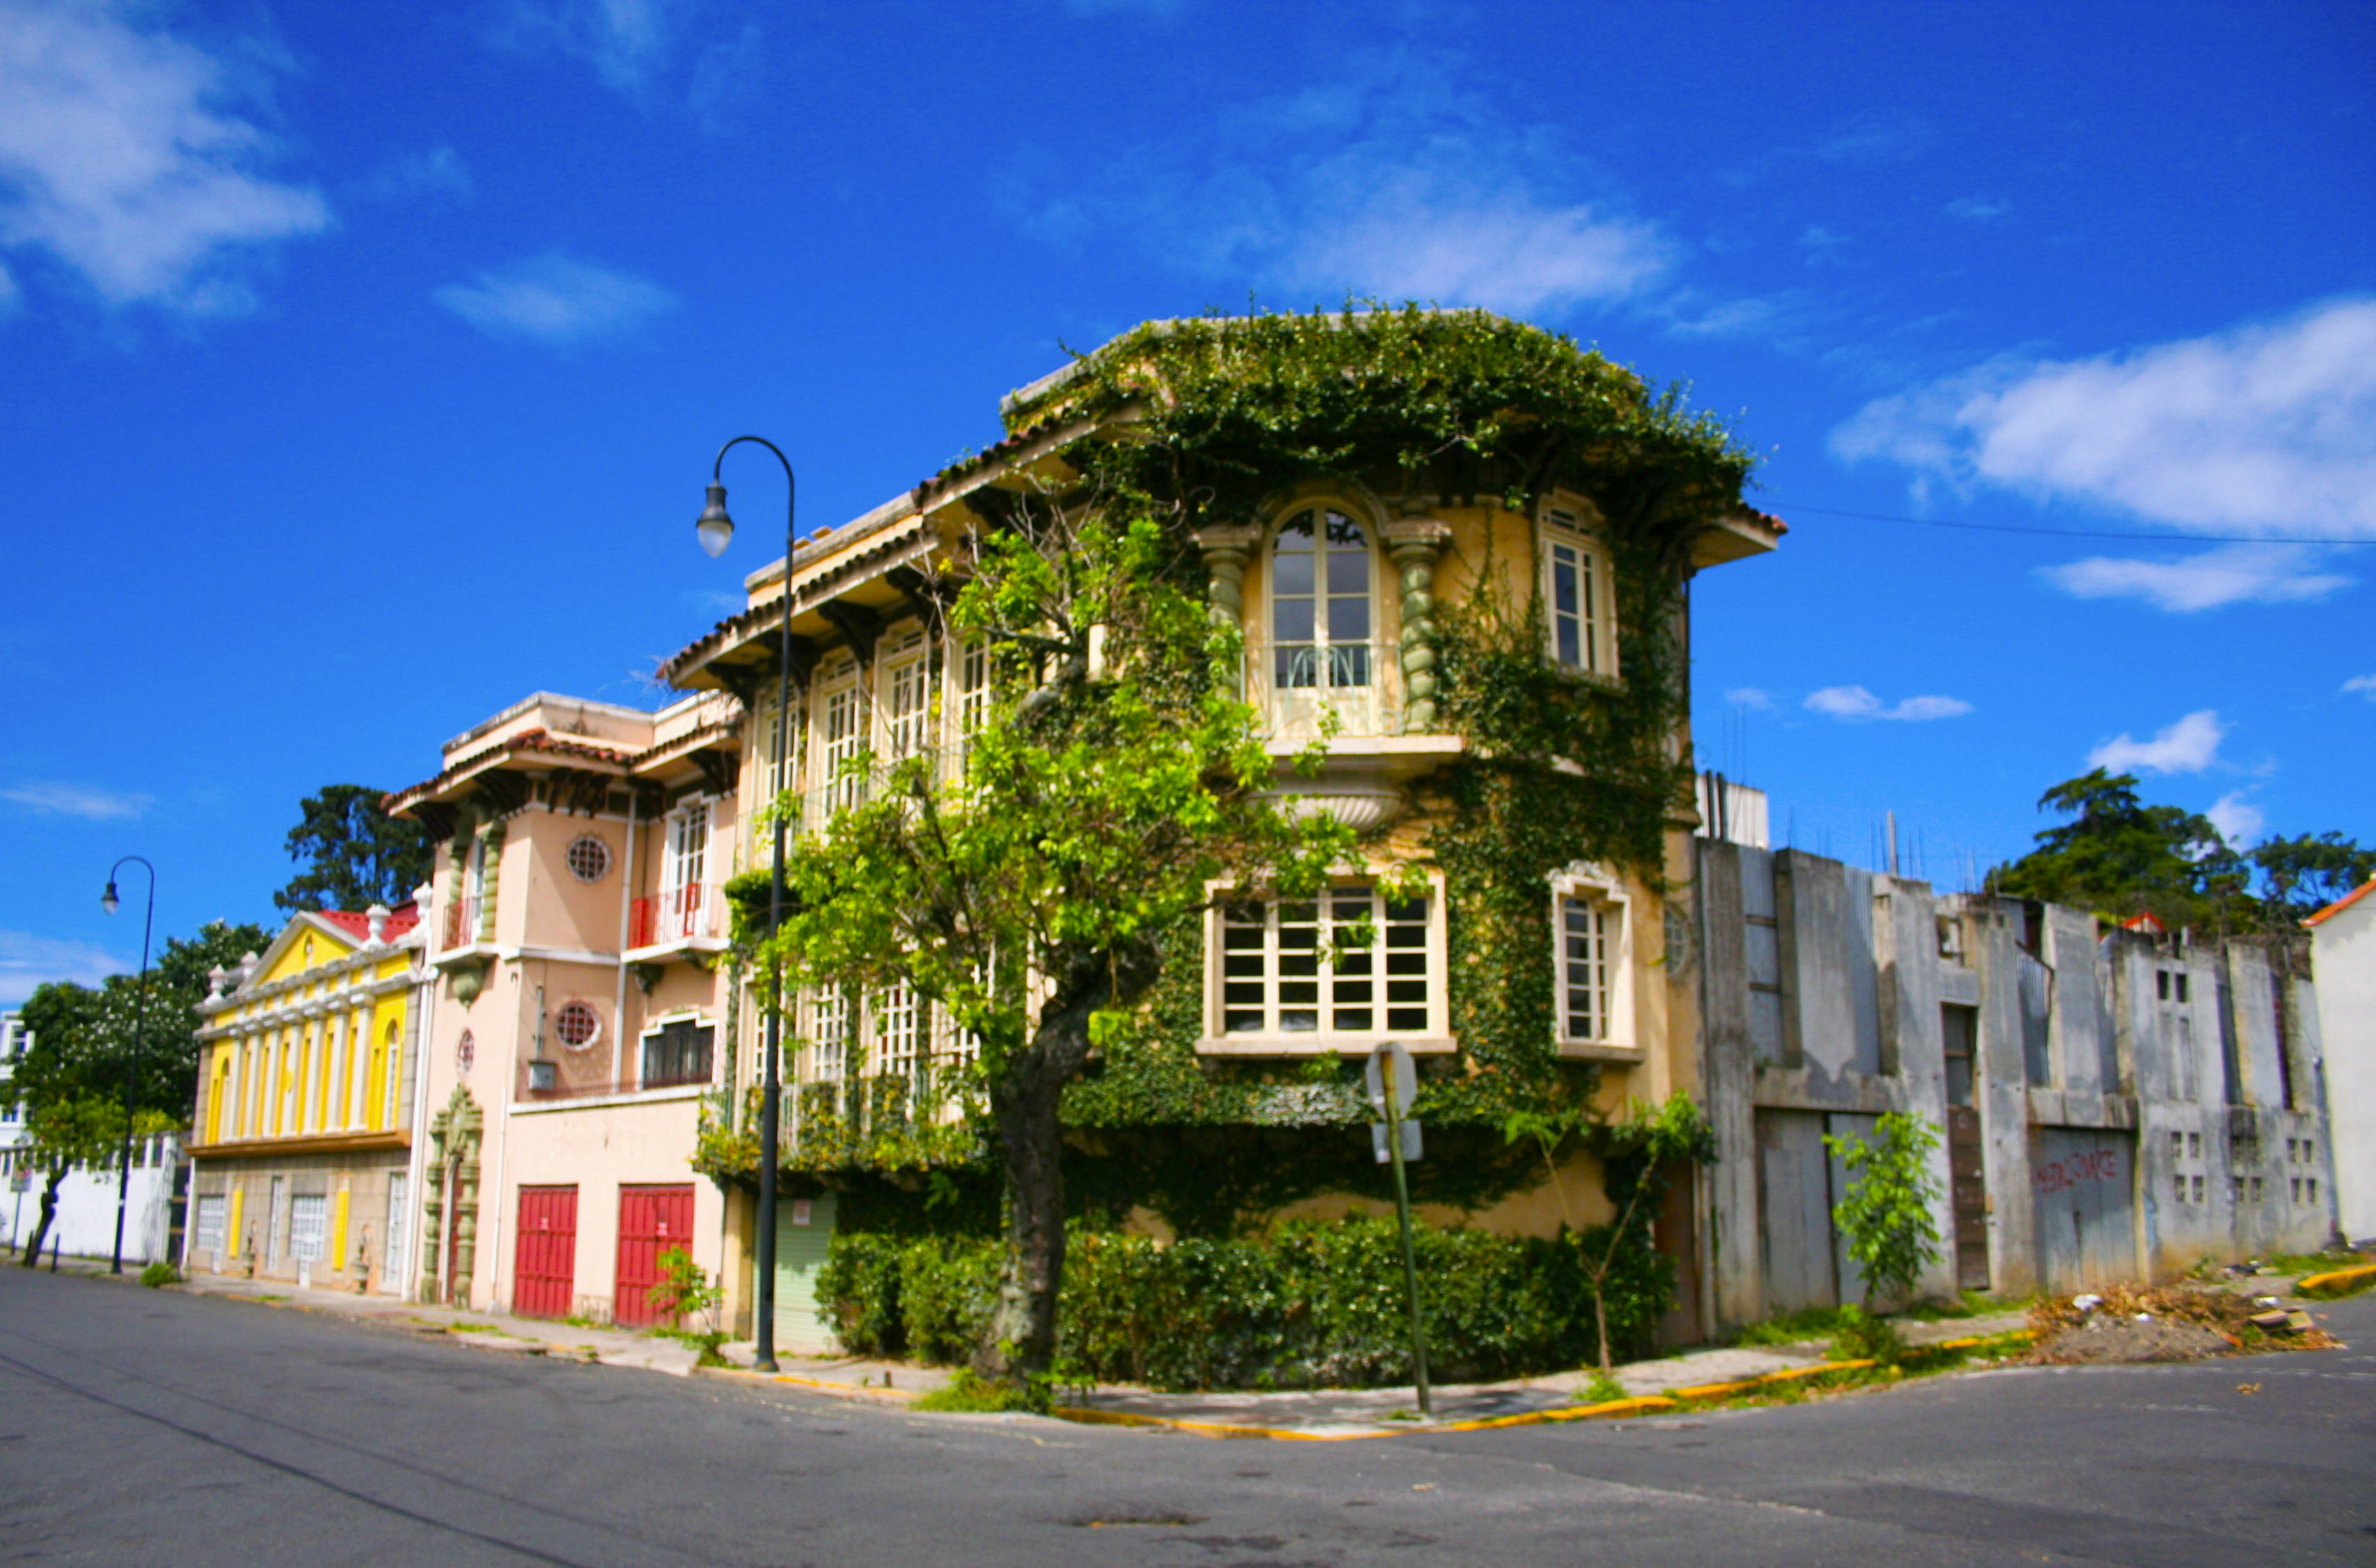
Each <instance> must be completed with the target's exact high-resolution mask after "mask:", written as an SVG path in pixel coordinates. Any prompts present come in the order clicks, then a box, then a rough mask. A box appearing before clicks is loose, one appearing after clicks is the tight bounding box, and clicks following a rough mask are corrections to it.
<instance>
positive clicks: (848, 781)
mask: <svg viewBox="0 0 2376 1568" xmlns="http://www.w3.org/2000/svg"><path fill="white" fill-rule="evenodd" d="M842 703H847V704H848V705H849V706H848V707H846V708H838V706H837V705H838V704H842ZM815 708H816V713H815V722H814V724H813V725H812V727H811V729H812V732H813V733H814V736H815V742H816V766H815V768H814V771H813V772H812V773H811V774H810V777H811V778H814V780H815V781H816V788H815V789H814V790H812V791H811V793H813V794H814V795H815V796H816V797H817V804H818V808H819V809H818V811H817V814H816V816H817V820H816V821H815V823H814V824H813V825H804V826H813V827H814V828H817V829H822V828H823V827H824V826H825V825H826V822H827V821H828V820H829V819H830V818H831V817H832V815H833V814H834V813H835V812H836V811H838V810H839V809H840V808H842V807H844V806H854V805H857V804H858V803H859V802H861V801H863V800H865V799H866V781H865V780H864V779H863V778H854V777H853V778H844V777H842V773H841V770H842V766H843V765H844V764H845V763H847V762H848V761H849V759H850V758H852V757H854V756H856V755H858V754H860V753H861V752H863V751H864V750H866V747H867V731H868V728H869V725H868V715H867V711H866V708H867V703H866V693H865V691H864V689H863V686H862V684H861V682H860V681H859V678H858V660H857V659H843V660H842V662H841V665H840V667H839V668H838V669H837V670H835V671H834V672H833V673H832V674H831V675H830V676H828V677H827V678H826V679H825V680H823V681H820V682H819V683H817V693H816V699H815Z"/></svg>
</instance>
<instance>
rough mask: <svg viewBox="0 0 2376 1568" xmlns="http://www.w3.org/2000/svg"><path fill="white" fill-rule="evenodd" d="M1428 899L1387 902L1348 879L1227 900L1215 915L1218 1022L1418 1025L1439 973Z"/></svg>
mask: <svg viewBox="0 0 2376 1568" xmlns="http://www.w3.org/2000/svg"><path fill="white" fill-rule="evenodd" d="M1429 902H1430V901H1429V900H1428V899H1426V898H1414V899H1412V900H1410V901H1409V902H1408V903H1395V902H1391V901H1388V900H1385V899H1383V898H1381V897H1378V895H1377V893H1376V891H1375V890H1374V889H1372V888H1371V887H1368V886H1366V885H1347V886H1340V887H1335V888H1331V889H1329V890H1328V892H1327V893H1326V894H1325V896H1324V897H1322V898H1320V899H1316V900H1273V901H1271V902H1268V903H1241V904H1235V905H1232V906H1230V908H1229V909H1225V910H1224V911H1223V912H1222V916H1221V1029H1222V1032H1223V1033H1224V1034H1234V1035H1301V1034H1324V1033H1325V1034H1346V1035H1373V1034H1384V1033H1390V1032H1391V1033H1409V1032H1424V1031H1425V1030H1426V1029H1427V1028H1428V1027H1429V1025H1428V1020H1429V1012H1430V1003H1431V1001H1432V988H1433V987H1434V985H1436V984H1437V983H1439V977H1436V976H1433V975H1432V974H1431V973H1430V968H1431V953H1432V950H1431V947H1430V944H1429V942H1428V913H1429ZM1365 917H1366V919H1367V921H1368V929H1367V931H1366V932H1364V930H1363V921H1364V919H1365ZM1331 938H1333V939H1334V944H1335V946H1336V948H1337V953H1336V956H1335V961H1334V962H1333V963H1332V962H1331V961H1330V955H1329V952H1328V948H1329V946H1330V941H1331ZM1365 938H1366V940H1365Z"/></svg>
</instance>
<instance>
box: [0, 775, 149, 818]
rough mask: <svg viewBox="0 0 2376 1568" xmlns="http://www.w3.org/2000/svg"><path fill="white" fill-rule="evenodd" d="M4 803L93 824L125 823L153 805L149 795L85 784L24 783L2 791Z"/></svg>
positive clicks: (1, 799)
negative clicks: (93, 787)
mask: <svg viewBox="0 0 2376 1568" xmlns="http://www.w3.org/2000/svg"><path fill="white" fill-rule="evenodd" d="M0 801H6V802H9V803H11V804H12V805H18V806H22V807H24V808H25V809H26V810H28V811H31V812H38V813H40V814H42V815H43V816H79V817H87V818H89V820H91V821H93V822H125V821H130V820H131V819H132V818H134V817H137V816H138V815H139V814H141V813H142V812H144V811H147V810H148V806H149V803H150V802H149V798H148V796H146V795H130V794H123V793H119V792H117V791H115V790H93V789H90V788H89V787H87V786H85V785H81V784H57V783H30V782H29V783H24V784H18V785H16V786H13V787H11V788H8V789H0Z"/></svg>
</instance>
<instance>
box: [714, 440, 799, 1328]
mask: <svg viewBox="0 0 2376 1568" xmlns="http://www.w3.org/2000/svg"><path fill="white" fill-rule="evenodd" d="M745 441H749V442H752V443H754V444H755V445H761V446H765V447H766V449H767V450H768V451H770V452H773V453H775V455H776V461H778V462H779V463H781V464H783V465H784V633H783V642H782V646H780V647H778V648H777V650H776V784H777V787H778V789H781V788H782V787H783V784H784V782H785V780H787V779H788V778H790V773H789V772H788V771H787V770H786V768H785V766H784V750H785V747H786V746H787V745H788V744H789V743H790V742H789V740H788V737H789V735H790V731H791V724H790V718H789V716H790V711H791V706H792V543H793V535H792V504H793V501H794V499H795V498H796V496H797V495H798V493H799V490H800V483H799V481H797V480H795V479H794V478H793V477H792V460H791V459H790V457H785V456H784V452H783V448H781V447H780V446H778V445H776V444H775V443H774V442H772V441H769V440H767V439H766V438H765V437H763V436H757V435H738V436H736V437H735V438H734V439H733V440H731V441H730V442H728V443H727V444H726V445H723V446H720V447H719V449H718V459H717V461H715V462H713V463H711V464H710V465H709V496H708V503H707V505H704V506H703V507H702V509H701V516H700V517H698V518H697V519H695V523H694V525H693V529H694V533H695V536H696V537H698V538H699V539H700V540H701V548H702V549H703V550H705V551H707V552H708V553H709V555H710V556H711V557H712V558H713V559H715V558H716V557H717V556H718V555H719V554H720V553H721V552H723V551H724V550H725V549H726V545H727V541H728V540H731V539H732V538H733V537H734V519H733V518H732V517H728V516H727V515H726V486H725V484H724V483H723V482H722V481H720V479H719V475H720V474H722V473H723V472H724V471H725V468H726V454H727V453H729V452H731V451H732V450H734V448H735V447H737V446H739V445H742V444H743V442H745ZM783 922H784V815H783V814H782V813H781V812H778V813H777V814H776V869H775V875H774V878H773V879H772V880H771V881H770V882H769V884H768V885H767V934H768V935H769V936H773V935H775V934H776V932H777V930H778V928H779V927H780V926H781V925H782V924H783ZM768 975H769V979H770V982H771V984H770V990H771V991H772V992H773V996H772V998H771V1004H770V1005H769V1007H768V1009H767V1048H766V1051H765V1052H764V1053H763V1056H764V1061H763V1063H762V1064H761V1077H760V1080H759V1082H760V1088H759V1215H758V1222H757V1225H756V1227H755V1229H757V1230H758V1232H759V1234H758V1235H757V1236H756V1237H755V1238H754V1241H756V1243H757V1245H756V1247H755V1249H754V1252H755V1256H754V1259H753V1262H754V1264H755V1265H756V1270H755V1272H756V1273H757V1275H758V1279H757V1281H756V1295H757V1300H756V1301H754V1302H753V1303H752V1320H753V1321H752V1330H753V1332H752V1346H751V1364H752V1366H754V1368H756V1369H757V1370H759V1371H760V1372H774V1371H775V1370H776V1167H777V1164H778V1160H779V1158H780V1157H781V1150H780V1141H779V1140H780V1135H781V1123H782V1114H783V1095H784V1089H783V1083H782V1080H781V1078H780V1077H779V1076H778V1058H779V1057H780V1055H781V1049H780V1048H781V1046H782V1044H783V1034H784V969H783V965H782V964H781V963H776V964H771V965H770V966H768Z"/></svg>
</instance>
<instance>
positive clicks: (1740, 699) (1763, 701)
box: [1724, 686, 1774, 713]
mask: <svg viewBox="0 0 2376 1568" xmlns="http://www.w3.org/2000/svg"><path fill="white" fill-rule="evenodd" d="M1724 700H1725V701H1727V702H1729V703H1730V704H1732V706H1733V707H1745V708H1748V709H1750V710H1752V712H1756V713H1769V712H1771V711H1773V707H1774V694H1773V693H1772V692H1769V691H1766V690H1765V689H1764V688H1763V687H1761V686H1740V687H1737V688H1736V689H1734V690H1732V691H1729V692H1727V693H1725V694H1724Z"/></svg>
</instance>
